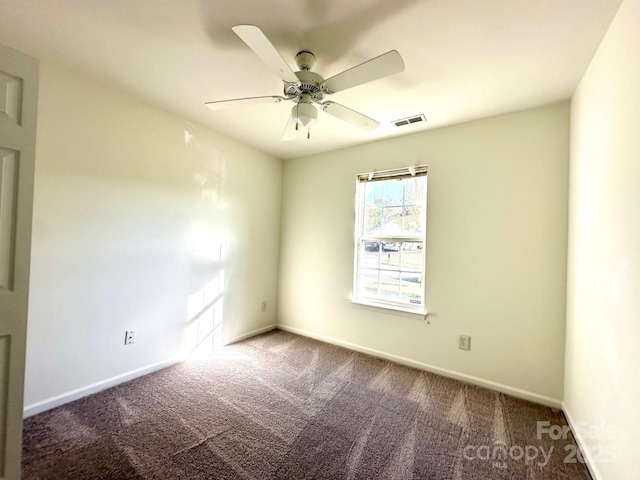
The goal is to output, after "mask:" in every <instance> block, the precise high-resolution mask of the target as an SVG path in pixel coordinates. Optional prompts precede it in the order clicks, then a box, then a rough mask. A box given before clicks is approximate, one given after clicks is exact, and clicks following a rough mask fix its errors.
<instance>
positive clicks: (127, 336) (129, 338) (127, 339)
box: [124, 330, 136, 345]
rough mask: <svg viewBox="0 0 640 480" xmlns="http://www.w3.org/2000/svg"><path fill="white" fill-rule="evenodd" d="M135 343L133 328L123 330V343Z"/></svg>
mask: <svg viewBox="0 0 640 480" xmlns="http://www.w3.org/2000/svg"><path fill="white" fill-rule="evenodd" d="M133 343H136V331H135V330H127V331H126V332H124V344H125V345H131V344H133Z"/></svg>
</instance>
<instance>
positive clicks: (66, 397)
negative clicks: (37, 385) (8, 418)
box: [23, 358, 182, 418]
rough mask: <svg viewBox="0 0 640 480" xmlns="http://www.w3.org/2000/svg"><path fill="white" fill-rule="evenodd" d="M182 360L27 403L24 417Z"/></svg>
mask: <svg viewBox="0 0 640 480" xmlns="http://www.w3.org/2000/svg"><path fill="white" fill-rule="evenodd" d="M181 360H182V359H181V358H172V359H169V360H165V361H163V362H158V363H154V364H152V365H148V366H146V367H142V368H137V369H136V370H132V371H130V372H127V373H123V374H121V375H116V376H115V377H111V378H107V379H106V380H102V381H100V382H96V383H92V384H90V385H87V386H86V387H81V388H77V389H75V390H71V391H70V392H66V393H63V394H61V395H56V396H55V397H51V398H48V399H46V400H42V401H40V402H36V403H32V404H31V405H27V406H25V407H24V411H23V412H24V413H23V417H24V418H27V417H31V416H32V415H36V414H38V413H41V412H45V411H47V410H50V409H52V408H55V407H59V406H60V405H64V404H65V403H69V402H73V401H74V400H78V399H80V398H82V397H86V396H87V395H91V394H93V393H97V392H99V391H101V390H106V389H107V388H111V387H114V386H116V385H118V384H120V383H124V382H128V381H129V380H133V379H134V378H137V377H142V376H143V375H147V374H149V373H153V372H155V371H158V370H162V369H163V368H167V367H170V366H171V365H175V364H176V363H178V362H180V361H181Z"/></svg>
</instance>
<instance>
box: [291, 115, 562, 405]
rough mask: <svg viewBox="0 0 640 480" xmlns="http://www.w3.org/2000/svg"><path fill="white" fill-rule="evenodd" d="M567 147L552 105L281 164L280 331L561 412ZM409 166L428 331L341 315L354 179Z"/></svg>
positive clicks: (385, 317) (390, 320)
mask: <svg viewBox="0 0 640 480" xmlns="http://www.w3.org/2000/svg"><path fill="white" fill-rule="evenodd" d="M568 142H569V106H568V104H567V103H561V104H556V105H551V106H546V107H542V108H537V109H533V110H527V111H523V112H518V113H512V114H508V115H502V116H498V117H493V118H489V119H484V120H480V121H476V122H471V123H466V124H462V125H457V126H453V127H447V128H443V129H437V130H433V131H427V132H424V133H419V134H415V135H409V136H404V137H398V138H394V139H389V140H383V141H379V142H375V143H371V144H367V145H363V146H357V147H353V148H348V149H343V150H338V151H334V152H330V153H325V154H320V155H315V156H311V157H307V158H303V159H296V160H291V161H287V162H285V167H284V180H283V182H284V184H283V211H282V233H281V235H282V241H281V264H280V286H279V304H278V307H279V309H278V321H279V322H280V323H281V324H282V325H283V326H284V327H293V328H295V329H298V330H299V331H303V332H306V333H307V334H309V333H311V334H314V335H322V336H326V337H330V338H332V339H334V340H338V341H340V342H349V343H352V344H356V345H358V346H360V347H365V348H368V349H373V350H376V351H378V352H382V353H385V354H390V355H395V356H400V357H405V358H406V359H408V360H411V361H413V362H419V363H422V364H426V365H429V366H433V367H437V368H440V369H447V370H450V371H454V372H458V373H460V374H463V375H469V376H472V377H475V378H476V379H480V380H482V381H483V382H495V383H498V384H502V385H504V386H507V387H508V388H511V389H520V390H524V391H525V393H526V392H528V393H527V395H529V394H530V395H529V397H530V398H535V399H537V400H540V401H545V402H547V403H549V401H550V402H551V403H555V404H559V402H560V401H561V400H562V395H563V392H562V388H563V362H564V328H565V295H566V247H567V195H568V193H567V188H568V157H569V145H568ZM416 164H428V165H429V179H428V215H427V217H428V220H427V224H428V225H427V246H426V251H427V273H426V283H427V307H428V309H429V311H430V312H431V313H432V315H433V316H432V317H431V324H430V325H429V324H427V323H426V322H425V321H421V320H417V319H414V318H406V317H403V316H398V315H395V314H393V313H386V312H381V311H376V310H371V309H364V308H362V307H357V306H354V305H352V304H350V303H349V298H350V294H351V289H352V274H353V229H354V227H353V222H354V195H355V176H356V174H357V173H362V172H368V171H371V170H373V169H388V168H393V167H400V166H407V165H416ZM459 334H467V335H471V337H472V341H471V344H472V349H471V351H469V352H465V351H462V350H458V348H457V338H458V335H459ZM520 393H522V392H520Z"/></svg>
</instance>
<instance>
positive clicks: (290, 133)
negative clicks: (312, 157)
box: [282, 115, 301, 141]
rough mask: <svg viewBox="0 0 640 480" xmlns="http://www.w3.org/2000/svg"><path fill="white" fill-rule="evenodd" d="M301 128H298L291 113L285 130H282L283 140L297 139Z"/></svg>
mask: <svg viewBox="0 0 640 480" xmlns="http://www.w3.org/2000/svg"><path fill="white" fill-rule="evenodd" d="M300 132H301V130H300V129H298V130H296V121H295V120H294V119H293V115H289V120H287V126H286V127H284V132H282V140H284V141H288V140H295V139H296V138H298V135H299V134H300Z"/></svg>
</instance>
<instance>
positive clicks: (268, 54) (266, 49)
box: [232, 25, 298, 83]
mask: <svg viewBox="0 0 640 480" xmlns="http://www.w3.org/2000/svg"><path fill="white" fill-rule="evenodd" d="M232 30H233V31H234V32H235V34H236V35H238V36H239V37H240V38H241V39H242V41H243V42H244V43H246V44H247V45H248V46H249V48H250V49H251V50H253V51H254V52H255V54H256V55H258V57H260V59H261V60H262V61H263V62H264V63H266V64H267V65H268V66H269V67H270V68H271V69H272V70H274V71H275V72H276V73H277V74H278V76H279V77H280V78H281V79H282V80H283V81H284V82H287V83H298V77H296V74H295V73H293V70H291V67H290V66H289V65H288V64H287V62H285V61H284V59H283V58H282V56H281V55H280V53H278V51H277V50H276V47H274V46H273V44H272V43H271V42H270V41H269V39H268V38H267V36H266V35H265V34H264V33H263V32H262V30H260V28H258V27H256V26H255V25H236V26H235V27H232Z"/></svg>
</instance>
